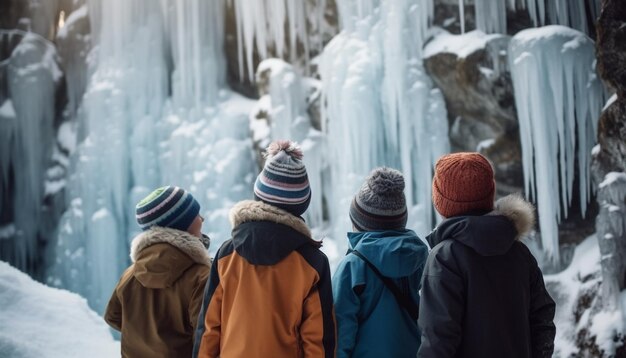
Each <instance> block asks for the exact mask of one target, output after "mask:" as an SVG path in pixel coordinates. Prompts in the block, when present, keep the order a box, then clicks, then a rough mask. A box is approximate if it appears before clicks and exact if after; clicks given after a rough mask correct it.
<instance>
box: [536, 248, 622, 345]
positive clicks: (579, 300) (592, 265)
mask: <svg viewBox="0 0 626 358" xmlns="http://www.w3.org/2000/svg"><path fill="white" fill-rule="evenodd" d="M545 282H546V287H547V288H548V291H549V292H550V295H552V298H553V299H554V300H555V301H556V304H557V306H556V307H557V309H556V317H555V323H556V325H557V330H556V332H557V333H556V339H555V352H554V357H570V356H572V355H576V354H577V353H578V352H579V349H580V348H579V347H577V346H576V341H577V339H578V338H579V337H578V336H579V335H580V334H581V331H583V334H584V333H585V332H584V331H588V333H587V334H586V335H587V337H595V342H596V344H597V345H598V348H599V349H601V350H603V351H604V352H605V356H612V355H613V354H615V349H616V347H615V342H613V337H615V335H616V334H619V333H620V332H621V333H622V334H623V332H625V331H626V290H625V291H622V293H621V307H618V308H617V309H616V310H607V309H606V308H603V307H602V303H601V302H598V301H597V300H598V297H599V296H598V295H599V292H600V287H601V285H602V273H601V267H600V250H599V248H598V239H597V237H596V235H593V236H590V237H588V238H587V239H585V241H583V242H582V243H580V244H579V245H578V247H577V248H576V251H575V253H574V257H573V259H572V263H571V264H570V266H569V267H568V268H567V269H565V270H564V271H562V272H559V273H558V274H554V275H546V276H545ZM620 308H621V310H620Z"/></svg>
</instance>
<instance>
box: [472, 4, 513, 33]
mask: <svg viewBox="0 0 626 358" xmlns="http://www.w3.org/2000/svg"><path fill="white" fill-rule="evenodd" d="M474 11H475V12H474V14H475V15H474V17H475V19H476V28H477V29H478V30H482V31H483V32H485V33H488V34H489V33H501V34H506V4H505V3H504V2H502V1H491V0H476V1H475V3H474Z"/></svg>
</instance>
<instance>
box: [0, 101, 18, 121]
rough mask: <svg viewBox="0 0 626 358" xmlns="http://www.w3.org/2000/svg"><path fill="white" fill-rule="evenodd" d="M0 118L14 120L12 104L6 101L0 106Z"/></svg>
mask: <svg viewBox="0 0 626 358" xmlns="http://www.w3.org/2000/svg"><path fill="white" fill-rule="evenodd" d="M0 116H2V117H4V118H15V108H13V102H11V100H9V99H7V100H5V101H4V102H3V103H2V106H0Z"/></svg>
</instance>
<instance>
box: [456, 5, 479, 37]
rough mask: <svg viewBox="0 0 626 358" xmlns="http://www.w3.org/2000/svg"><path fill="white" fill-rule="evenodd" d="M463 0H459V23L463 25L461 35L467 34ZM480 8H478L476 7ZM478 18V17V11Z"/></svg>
mask: <svg viewBox="0 0 626 358" xmlns="http://www.w3.org/2000/svg"><path fill="white" fill-rule="evenodd" d="M463 2H464V1H463V0H459V22H460V23H461V33H462V34H464V33H465V4H464V3H463ZM476 7H477V8H478V6H476ZM476 16H478V9H476Z"/></svg>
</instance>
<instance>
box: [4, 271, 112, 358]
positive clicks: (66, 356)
mask: <svg viewBox="0 0 626 358" xmlns="http://www.w3.org/2000/svg"><path fill="white" fill-rule="evenodd" d="M0 316H2V319H1V320H0V356H2V357H12V358H22V357H23V358H27V357H48V358H56V357H63V358H71V357H84V356H85V354H87V353H86V352H89V353H88V355H89V357H94V358H98V357H103V358H104V357H107V358H108V357H116V356H117V357H119V356H120V345H119V342H116V341H115V340H114V339H113V337H112V335H111V333H110V331H109V329H108V327H107V325H106V324H105V323H104V320H103V319H102V317H100V316H98V315H97V314H96V313H95V312H94V311H92V310H91V309H90V308H89V307H88V305H87V302H86V301H85V299H84V298H82V297H80V296H78V295H76V294H74V293H71V292H68V291H65V290H59V289H55V288H51V287H48V286H45V285H42V284H40V283H38V282H35V281H33V280H32V279H31V278H30V277H28V276H27V275H26V274H24V273H22V272H20V271H19V270H17V269H15V268H13V267H11V266H10V265H9V264H7V263H5V262H1V261H0Z"/></svg>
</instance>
